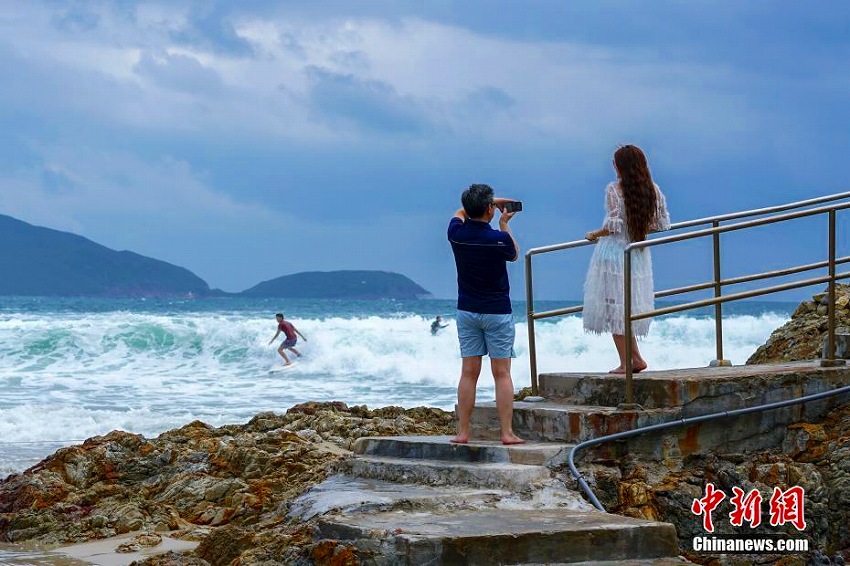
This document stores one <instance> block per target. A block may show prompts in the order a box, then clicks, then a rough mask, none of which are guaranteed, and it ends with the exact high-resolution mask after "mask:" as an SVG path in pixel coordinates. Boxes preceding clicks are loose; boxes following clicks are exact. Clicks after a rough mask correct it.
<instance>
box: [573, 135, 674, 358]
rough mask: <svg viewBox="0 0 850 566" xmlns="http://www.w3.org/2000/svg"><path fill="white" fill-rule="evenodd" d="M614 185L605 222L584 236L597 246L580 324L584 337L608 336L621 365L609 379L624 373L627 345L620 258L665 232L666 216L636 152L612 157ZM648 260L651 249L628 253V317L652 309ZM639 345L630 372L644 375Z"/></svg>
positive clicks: (636, 327)
mask: <svg viewBox="0 0 850 566" xmlns="http://www.w3.org/2000/svg"><path fill="white" fill-rule="evenodd" d="M614 169H615V170H616V172H617V180H616V181H615V182H613V183H610V184H609V185H608V186H607V187H606V188H605V210H606V214H605V220H604V221H603V223H602V228H600V229H599V230H594V231H592V232H588V233H587V235H586V236H585V237H586V238H587V239H588V240H590V241H592V242H595V241H597V240H598V241H599V243H597V244H596V249H595V250H593V257H592V258H591V260H590V267H589V268H588V271H587V279H586V280H585V283H584V309H583V315H582V317H583V322H584V329H585V331H587V332H594V333H597V334H601V333H607V332H610V333H611V334H612V335H613V337H614V345H615V346H616V347H617V353H618V354H619V356H620V365H619V366H618V367H616V368H614V369H613V370H611V372H610V373H625V368H626V340H625V337H624V336H623V334H624V321H623V313H624V308H623V295H624V294H623V252H624V250H625V247H626V246H627V245H628V244H629V243H631V242H640V241H642V240H645V239H646V235H647V233H648V232H650V231H657V230H668V229H669V228H670V215H669V214H668V212H667V204H666V202H665V199H664V195H663V194H662V193H661V189H659V188H658V185H656V184H655V183H653V182H652V176H651V174H650V172H649V166H648V165H647V162H646V156H645V155H644V154H643V151H641V150H640V148H639V147H637V146H634V145H626V146H623V147H621V148H620V149H618V150H617V151H616V152H615V153H614ZM654 299H655V289H654V285H653V281H652V256H651V255H650V252H649V248H643V249H638V250H634V251H633V252H632V314H638V313H644V312H648V311H651V310H652V309H653V308H654V303H655V301H654ZM649 323H650V319H648V318H645V319H642V320H638V321H635V322H634V323H633V325H632V330H633V333H632V336H646V334H647V332H649ZM646 367H647V364H646V360H644V359H643V357H642V356H641V355H640V350H639V349H638V345H637V340H635V338H632V369H633V371H634V372H639V371H643V370H645V369H646Z"/></svg>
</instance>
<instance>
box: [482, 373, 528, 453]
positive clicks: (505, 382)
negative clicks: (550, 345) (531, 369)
mask: <svg viewBox="0 0 850 566" xmlns="http://www.w3.org/2000/svg"><path fill="white" fill-rule="evenodd" d="M490 369H491V370H492V371H493V380H494V381H495V382H496V410H497V411H498V412H499V426H500V427H501V431H502V432H501V438H502V444H522V443H523V442H525V440H523V439H522V438H520V437H518V436H517V435H515V434H514V429H513V418H514V384H513V381H512V380H511V359H510V358H497V359H491V360H490Z"/></svg>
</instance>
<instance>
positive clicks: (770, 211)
mask: <svg viewBox="0 0 850 566" xmlns="http://www.w3.org/2000/svg"><path fill="white" fill-rule="evenodd" d="M845 198H850V192H847V193H835V194H833V195H826V196H823V197H817V198H813V199H808V200H801V201H797V202H790V203H787V204H780V205H777V206H768V207H766V208H754V209H752V210H743V211H741V212H730V213H727V214H719V215H717V216H708V217H706V218H697V219H695V220H687V221H685V222H679V223H678V224H676V225H675V226H676V228H690V227H691V226H699V225H700V224H711V223H712V222H718V221H719V222H722V221H725V220H737V219H738V218H746V217H747V216H761V215H762V214H773V213H775V212H783V211H785V210H793V209H795V208H802V207H805V206H814V205H816V204H821V203H824V202H830V201H834V200H841V199H845ZM670 229H671V230H672V229H674V228H673V227H672V226H671V227H670Z"/></svg>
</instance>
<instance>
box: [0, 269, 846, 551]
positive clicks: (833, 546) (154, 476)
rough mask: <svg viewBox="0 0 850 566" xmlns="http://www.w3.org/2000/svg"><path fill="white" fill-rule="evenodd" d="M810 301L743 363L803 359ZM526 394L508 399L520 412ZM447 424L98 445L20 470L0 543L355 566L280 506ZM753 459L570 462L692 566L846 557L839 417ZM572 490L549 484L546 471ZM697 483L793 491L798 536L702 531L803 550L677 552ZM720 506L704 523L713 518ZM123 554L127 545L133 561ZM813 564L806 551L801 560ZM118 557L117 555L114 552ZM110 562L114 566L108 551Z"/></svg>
mask: <svg viewBox="0 0 850 566" xmlns="http://www.w3.org/2000/svg"><path fill="white" fill-rule="evenodd" d="M838 298H839V300H838V306H839V308H838V309H837V319H838V321H839V325H841V326H846V327H850V286H847V285H841V286H839V292H838ZM822 301H823V296H822V295H820V294H818V295H815V296H814V297H813V300H812V301H806V302H804V303H803V304H801V305H800V307H799V308H798V309H797V311H796V312H795V313H794V315H793V317H792V319H791V320H790V321H789V322H788V323H787V324H786V325H784V326H783V327H781V328H779V329H777V330H776V331H774V332H773V334H772V335H771V337H770V339H769V340H768V342H767V343H766V344H765V345H764V346H762V347H761V348H759V349H758V351H757V352H756V353H755V354H754V355H753V357H751V358H750V360H749V361H748V363H770V362H785V361H789V360H803V359H812V358H816V357H818V355H819V354H820V348H821V344H822V343H823V336H824V334H825V331H826V314H825V307H824V305H823V304H822ZM529 393H530V392H529V391H528V390H524V391H522V392H520V394H519V395H518V396H517V397H518V398H522V397H524V396H526V395H527V394H529ZM453 432H454V414H453V413H451V412H446V411H442V410H440V409H435V408H427V407H418V408H414V409H403V408H400V407H385V408H381V409H373V410H370V409H368V408H366V407H365V406H354V407H349V406H347V405H346V404H344V403H341V402H331V403H315V402H311V403H304V404H301V405H297V406H295V407H292V408H291V409H290V410H288V411H287V412H286V413H285V414H283V415H281V414H276V413H261V414H258V415H257V416H255V417H254V418H253V419H251V420H250V421H249V422H248V423H246V424H243V425H227V426H222V427H217V428H216V427H211V426H209V425H206V424H204V423H202V422H198V421H195V422H192V423H189V424H187V425H186V426H184V427H181V428H179V429H175V430H171V431H168V432H165V433H163V434H161V435H159V436H158V437H156V438H152V439H148V438H145V437H142V436H140V435H136V434H130V433H125V432H118V431H114V432H111V433H109V434H107V435H105V436H100V437H95V438H91V439H89V440H87V441H86V442H84V443H83V444H81V445H77V446H71V447H67V448H63V449H61V450H59V451H57V452H56V453H55V454H53V455H52V456H50V457H48V458H46V459H44V460H43V461H42V462H40V463H39V464H37V465H36V466H33V467H32V468H30V469H29V470H26V471H25V472H22V473H20V474H14V475H12V476H9V477H8V478H6V479H5V480H0V542H11V543H19V542H23V541H29V542H31V543H37V544H40V545H47V546H56V545H65V544H70V543H79V542H84V541H89V540H99V539H105V538H109V537H114V536H116V535H121V534H125V533H133V532H136V531H141V532H142V536H140V537H137V538H138V540H136V539H134V540H133V541H132V542H131V545H130V546H131V547H135V546H139V545H141V546H144V544H154V542H151V541H156V540H157V539H158V538H159V536H160V534H164V533H166V532H167V533H168V536H169V537H172V538H176V539H181V540H183V541H194V542H197V543H198V545H197V547H196V548H195V549H194V550H190V551H185V552H183V553H180V554H178V553H175V552H168V553H165V554H161V555H157V556H152V557H149V558H146V559H144V561H143V562H139V563H140V564H146V565H150V566H153V565H171V564H182V565H195V564H196V565H213V566H219V565H227V564H238V565H249V564H272V563H275V564H295V565H304V566H306V565H312V564H318V565H335V566H342V565H355V564H359V563H360V561H359V558H358V552H357V549H356V548H354V547H352V546H349V545H347V544H346V543H343V542H340V541H336V540H320V541H318V542H316V538H315V537H314V534H315V530H314V528H315V521H316V520H317V519H311V520H304V521H299V520H295V519H291V518H289V517H290V516H291V515H290V513H289V511H290V509H291V506H292V504H293V501H294V500H295V499H296V498H297V497H298V496H299V495H301V494H302V493H304V492H305V491H306V490H308V489H309V488H310V487H311V486H314V485H316V484H318V483H320V482H322V481H324V480H325V479H326V478H328V477H329V476H330V475H332V474H334V473H336V472H338V471H341V470H345V468H346V466H347V465H348V464H349V462H350V459H351V457H352V452H351V449H352V444H353V443H354V441H355V440H356V439H357V438H360V437H367V436H397V435H407V436H411V435H417V436H420V435H445V434H451V433H453ZM782 438H783V440H782V442H780V443H778V444H777V445H776V446H775V447H774V448H773V449H771V450H768V451H765V452H762V453H760V454H748V453H719V452H715V453H710V454H700V455H693V456H688V457H684V458H681V457H679V458H677V457H667V458H666V459H663V460H661V461H655V460H652V459H650V458H640V457H637V456H635V455H627V456H625V457H622V458H619V459H616V460H614V459H602V456H601V455H600V456H599V458H598V459H596V460H593V459H590V456H586V457H585V458H584V459H582V460H581V461H580V462H579V464H580V466H579V467H580V469H581V471H582V473H583V474H584V475H585V477H586V478H588V479H589V480H590V482H591V484H592V485H593V487H594V490H595V492H596V494H597V496H598V497H599V499H600V500H601V501H602V503H603V504H604V505H605V507H606V509H608V511H610V512H613V513H617V514H621V515H625V516H629V517H635V518H640V519H648V520H653V521H663V522H667V523H672V524H673V525H675V527H676V530H677V533H678V537H679V548H680V550H681V551H682V553H683V554H684V555H685V556H686V557H687V558H688V559H689V560H691V561H693V562H696V563H700V564H711V565H721V564H753V563H759V564H783V565H790V564H800V565H802V564H824V565H827V564H844V562H845V560H847V559H848V558H850V404H845V405H842V406H839V407H837V408H836V409H834V410H833V411H831V412H830V413H829V414H828V415H827V416H826V417H825V418H822V419H820V421H819V422H808V423H796V424H793V425H791V426H788V427H787V428H786V429H785V430H784V433H783V434H782ZM553 472H554V476H553V477H557V478H560V480H559V481H561V482H562V485H563V487H565V488H572V489H575V488H576V487H577V486H576V485H575V482H574V480H572V479H571V477H570V475H569V474H568V473H567V471H566V470H565V469H555V470H553ZM707 482H711V483H713V484H714V485H715V486H716V488H718V489H721V490H723V491H724V492H726V493H731V492H732V488H733V487H739V488H742V489H744V490H745V491H749V490H751V489H756V490H758V491H759V492H760V493H762V494H769V493H770V492H771V491H772V490H773V488H774V487H775V486H792V485H793V486H800V487H802V488H803V489H805V506H806V509H805V515H806V518H807V520H808V526H807V528H806V531H805V532H804V533H799V532H796V531H794V530H793V527H791V526H788V529H787V530H785V531H783V530H782V529H778V528H776V527H772V526H770V525H769V524H767V522H765V523H764V524H763V525H762V526H760V527H758V528H756V529H750V528H749V526H745V527H738V528H736V527H732V526H731V525H730V524H729V521H728V520H727V521H721V522H719V523H718V525H719V526H718V531H717V532H718V533H729V534H748V535H752V534H766V535H769V534H777V533H781V532H786V534H789V535H796V536H805V537H806V538H807V539H809V540H810V543H811V549H812V552H810V553H809V554H807V555H796V556H785V557H782V556H776V555H773V556H771V555H764V556H758V557H754V556H753V555H747V556H742V555H738V556H736V555H710V554H705V553H699V554H698V553H693V552H689V550H688V549H689V546H690V541H691V540H692V538H693V537H694V536H697V535H703V534H705V533H704V532H703V531H702V530H700V527H701V525H700V523H699V521H697V520H695V517H694V514H693V513H692V512H691V504H692V502H693V501H694V500H695V499H697V498H700V497H702V495H703V490H704V486H705V484H706V483H707ZM728 507H729V505H728V501H727V502H724V504H723V506H721V507H719V508H718V513H721V512H722V513H723V514H724V515H726V514H728V511H729V510H730V509H729V508H728ZM134 545H135V546H134ZM815 549H817V550H815ZM125 550H126V549H125ZM116 551H118V550H117V549H116Z"/></svg>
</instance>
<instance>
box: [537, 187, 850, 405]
mask: <svg viewBox="0 0 850 566" xmlns="http://www.w3.org/2000/svg"><path fill="white" fill-rule="evenodd" d="M844 199H850V192H845V193H837V194H833V195H827V196H823V197H818V198H814V199H808V200H804V201H798V202H793V203H788V204H783V205H779V206H772V207H767V208H760V209H753V210H746V211H740V212H734V213H729V214H721V215H717V216H711V217H707V218H699V219H696V220H689V221H686V222H678V223H676V224H673V225H671V226H670V230H680V229H684V228H691V227H694V226H702V225H711V228H707V229H701V230H695V231H691V232H687V233H684V234H677V235H673V236H664V237H660V238H651V239H647V240H644V241H642V242H634V243H631V244H629V245H628V246H626V248H625V251H624V258H623V260H624V264H623V267H624V269H623V271H624V274H625V279H624V289H623V294H624V315H623V318H624V323H625V324H624V330H625V333H624V338H625V342H626V352H625V357H626V368H625V370H626V374H625V376H626V400H625V402H626V405H633V403H634V390H633V383H632V376H633V373H634V372H633V367H632V344H631V342H632V340H631V339H632V335H633V333H632V322H634V321H636V320H641V319H645V318H651V317H655V316H660V315H664V314H671V313H674V312H681V311H685V310H691V309H695V308H700V307H705V306H711V305H713V306H714V318H715V349H716V356H717V357H716V359H715V360H713V361H712V362H711V364H710V365H713V366H720V365H730V363H729V361H728V360H725V359H724V358H723V311H722V304H723V303H726V302H730V301H736V300H741V299H746V298H750V297H757V296H761V295H767V294H770V293H777V292H779V291H785V290H789V289H797V288H800V287H806V286H809V285H817V284H819V283H829V290H828V296H829V303H828V314H827V316H828V320H829V322H828V332H827V335H828V338H827V358H826V359H825V360H824V364H825V365H834V364H839V363H843V360H840V361H836V360H835V281H836V280H839V279H845V278H850V272H846V273H841V274H836V272H835V266H836V265H840V264H843V263H847V262H850V256H845V257H841V258H836V257H835V214H836V212H837V211H838V210H844V209H846V208H850V202H844V203H838V204H832V205H829V206H823V207H817V208H809V209H807V210H799V211H797V212H791V213H785V214H778V213H780V212H785V211H788V210H794V209H801V208H807V207H812V206H815V205H819V204H822V203H826V202H835V201H840V200H844ZM819 214H826V215H828V218H829V257H828V258H827V259H826V260H825V261H820V262H816V263H810V264H805V265H799V266H795V267H790V268H787V269H780V270H775V271H768V272H764V273H757V274H753V275H746V276H742V277H734V278H729V279H722V278H721V269H720V267H721V253H720V235H721V234H723V233H725V232H732V231H736V230H744V229H747V228H753V227H757V226H764V225H767V224H774V223H778V222H785V221H789V220H795V219H798V218H805V217H809V216H815V215H819ZM765 215H770V216H768V217H767V218H761V219H757V220H749V221H746V222H739V223H736V224H727V225H723V226H721V225H720V223H721V222H726V221H730V220H737V219H741V218H747V217H754V216H765ZM706 236H711V237H712V248H713V256H714V257H713V259H714V265H713V275H714V276H713V280H712V281H709V282H705V283H699V284H695V285H688V286H685V287H678V288H674V289H667V290H664V291H658V292H656V293H655V297H656V298H661V297H669V296H673V295H678V294H683V293H691V292H694V291H700V290H705V289H713V290H714V297H713V298H711V299H703V300H699V301H691V302H689V303H685V304H681V305H675V306H671V307H664V308H660V309H655V310H652V311H649V312H645V313H637V314H633V313H632V312H631V311H632V304H631V303H632V296H631V283H632V282H631V263H632V252H633V251H634V250H642V249H644V248H649V247H653V246H659V245H663V244H669V243H672V242H680V241H683V240H691V239H695V238H702V237H706ZM591 244H593V242H591V241H589V240H576V241H573V242H567V243H563V244H555V245H551V246H543V247H538V248H533V249H530V250H528V251H527V252H526V254H525V281H526V304H527V320H528V346H529V363H530V366H531V367H530V369H531V389H532V394H533V395H538V393H539V391H538V383H537V347H536V341H535V331H534V322H535V321H536V320H540V319H544V318H551V317H555V316H564V315H569V314H577V313H579V312H581V311H582V308H583V307H582V306H581V305H579V306H573V307H567V308H562V309H555V310H550V311H545V312H540V313H536V312H534V281H533V269H532V257H533V256H535V255H540V254H544V253H550V252H554V251H560V250H568V249H575V248H580V247H584V246H589V245H591ZM824 267H826V268H827V269H828V272H829V275H826V276H823V277H816V278H810V279H804V280H802V281H797V282H793V283H784V284H781V285H773V286H770V287H764V288H761V289H756V290H752V291H744V292H739V293H733V294H729V295H723V292H722V291H723V287H725V286H728V285H737V284H740V283H746V282H750V281H758V280H761V279H769V278H774V277H782V276H785V275H791V274H795V273H801V272H804V271H810V270H813V269H822V268H824Z"/></svg>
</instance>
